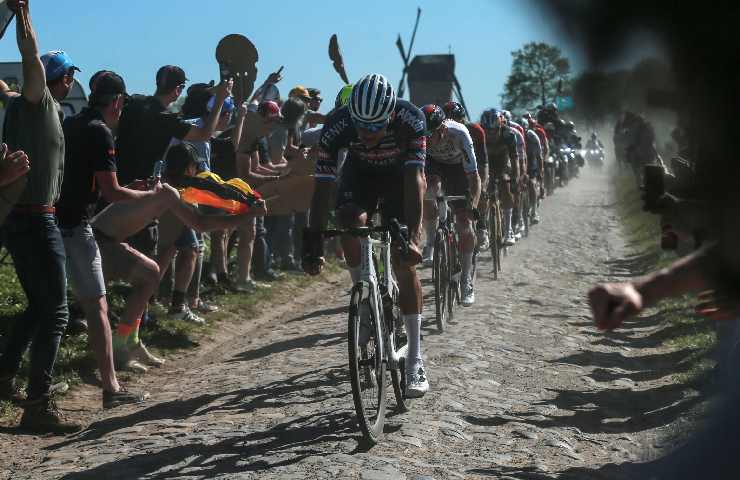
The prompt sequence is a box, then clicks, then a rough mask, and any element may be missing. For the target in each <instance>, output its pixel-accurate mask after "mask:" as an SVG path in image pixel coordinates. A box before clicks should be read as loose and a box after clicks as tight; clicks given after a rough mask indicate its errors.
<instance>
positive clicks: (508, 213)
mask: <svg viewBox="0 0 740 480" xmlns="http://www.w3.org/2000/svg"><path fill="white" fill-rule="evenodd" d="M513 214H514V209H513V208H507V209H504V235H505V236H509V235H510V234H511V233H512V231H511V230H512V229H511V217H512V215H513Z"/></svg>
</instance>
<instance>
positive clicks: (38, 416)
mask: <svg viewBox="0 0 740 480" xmlns="http://www.w3.org/2000/svg"><path fill="white" fill-rule="evenodd" d="M20 428H21V429H23V430H28V431H30V432H35V433H53V434H57V435H66V434H68V433H75V432H79V431H80V430H82V425H80V424H79V423H75V422H70V421H68V420H65V419H64V417H63V416H62V414H61V412H60V411H59V408H58V407H57V405H56V402H55V401H54V400H53V399H52V398H51V397H48V396H42V397H40V398H38V399H36V400H29V401H27V402H26V403H25V405H24V406H23V417H22V418H21V424H20Z"/></svg>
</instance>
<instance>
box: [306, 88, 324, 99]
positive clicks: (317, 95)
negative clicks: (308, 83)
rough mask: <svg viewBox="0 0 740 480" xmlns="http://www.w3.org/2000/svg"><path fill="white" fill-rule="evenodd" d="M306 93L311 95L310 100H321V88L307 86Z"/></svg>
mask: <svg viewBox="0 0 740 480" xmlns="http://www.w3.org/2000/svg"><path fill="white" fill-rule="evenodd" d="M306 90H307V91H308V94H309V95H310V96H311V99H312V100H323V98H322V97H321V90H319V89H318V88H307V89H306Z"/></svg>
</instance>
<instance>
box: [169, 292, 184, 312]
mask: <svg viewBox="0 0 740 480" xmlns="http://www.w3.org/2000/svg"><path fill="white" fill-rule="evenodd" d="M171 305H172V308H180V307H182V306H183V305H185V292H180V291H178V290H172V304H171Z"/></svg>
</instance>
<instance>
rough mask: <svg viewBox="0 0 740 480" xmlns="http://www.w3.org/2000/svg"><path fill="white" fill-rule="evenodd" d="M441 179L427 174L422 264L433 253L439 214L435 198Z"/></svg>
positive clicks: (438, 191) (438, 192)
mask: <svg viewBox="0 0 740 480" xmlns="http://www.w3.org/2000/svg"><path fill="white" fill-rule="evenodd" d="M441 190H442V187H441V179H440V177H439V176H438V175H436V174H434V173H431V171H430V172H428V174H427V191H426V193H425V195H424V208H423V211H424V220H423V222H424V235H425V237H426V240H425V245H424V251H423V254H422V256H423V258H424V262H425V263H426V262H428V261H429V259H431V256H432V252H433V251H434V237H435V234H436V232H437V226H438V225H439V212H438V211H437V196H438V195H439V194H440V193H441Z"/></svg>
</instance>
